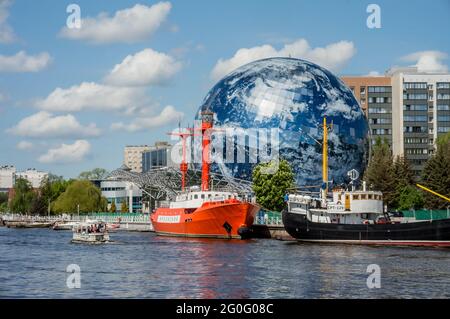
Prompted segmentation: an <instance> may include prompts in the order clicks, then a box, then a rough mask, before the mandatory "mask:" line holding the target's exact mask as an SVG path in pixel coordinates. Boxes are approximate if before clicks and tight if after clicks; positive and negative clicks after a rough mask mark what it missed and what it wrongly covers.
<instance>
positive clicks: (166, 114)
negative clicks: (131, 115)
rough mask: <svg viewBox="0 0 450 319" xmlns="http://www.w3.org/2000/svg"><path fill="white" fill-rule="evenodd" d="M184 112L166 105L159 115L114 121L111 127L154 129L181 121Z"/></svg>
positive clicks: (118, 128)
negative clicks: (128, 121) (126, 120)
mask: <svg viewBox="0 0 450 319" xmlns="http://www.w3.org/2000/svg"><path fill="white" fill-rule="evenodd" d="M183 116H184V114H183V113H182V112H179V111H177V110H176V109H175V108H174V107H173V106H171V105H168V106H166V107H165V108H164V109H163V110H162V111H161V113H160V114H159V115H156V116H153V117H139V118H136V119H135V120H134V121H132V122H131V123H129V124H124V123H122V122H119V123H113V124H112V125H111V129H113V130H125V131H128V132H136V131H141V130H146V129H153V128H155V127H160V126H164V125H167V124H170V123H175V122H177V121H179V120H180V119H181V118H182V117H183Z"/></svg>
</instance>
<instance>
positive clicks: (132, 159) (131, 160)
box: [123, 145, 150, 173]
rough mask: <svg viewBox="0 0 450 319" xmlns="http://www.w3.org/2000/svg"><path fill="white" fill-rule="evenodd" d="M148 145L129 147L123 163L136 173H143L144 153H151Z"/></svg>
mask: <svg viewBox="0 0 450 319" xmlns="http://www.w3.org/2000/svg"><path fill="white" fill-rule="evenodd" d="M149 150H150V146H148V145H127V146H125V149H124V151H123V158H124V159H123V163H124V164H125V165H126V166H127V167H128V168H130V169H131V171H133V172H136V173H142V153H144V152H146V151H149Z"/></svg>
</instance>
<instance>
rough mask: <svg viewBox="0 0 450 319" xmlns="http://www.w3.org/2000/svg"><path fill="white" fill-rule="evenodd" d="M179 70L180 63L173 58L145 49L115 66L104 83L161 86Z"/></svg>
mask: <svg viewBox="0 0 450 319" xmlns="http://www.w3.org/2000/svg"><path fill="white" fill-rule="evenodd" d="M180 69H181V63H180V62H178V61H176V60H175V59H174V58H173V57H171V56H169V55H167V54H165V53H160V52H157V51H154V50H152V49H145V50H142V51H140V52H138V53H136V54H134V55H128V56H127V57H126V58H125V59H124V60H123V61H122V62H121V63H120V64H116V66H115V67H114V68H113V69H112V70H111V72H110V73H109V74H108V75H107V76H106V78H105V82H106V83H108V84H112V85H119V86H140V85H163V84H165V83H167V82H169V80H170V79H171V78H172V77H173V76H174V75H175V74H176V73H177V72H178V71H179V70H180Z"/></svg>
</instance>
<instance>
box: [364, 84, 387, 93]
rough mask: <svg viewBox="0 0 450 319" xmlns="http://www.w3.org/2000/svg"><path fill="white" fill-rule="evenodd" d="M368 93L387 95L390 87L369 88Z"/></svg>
mask: <svg viewBox="0 0 450 319" xmlns="http://www.w3.org/2000/svg"><path fill="white" fill-rule="evenodd" d="M368 90H369V93H389V92H391V91H392V89H391V87H390V86H369V89H368Z"/></svg>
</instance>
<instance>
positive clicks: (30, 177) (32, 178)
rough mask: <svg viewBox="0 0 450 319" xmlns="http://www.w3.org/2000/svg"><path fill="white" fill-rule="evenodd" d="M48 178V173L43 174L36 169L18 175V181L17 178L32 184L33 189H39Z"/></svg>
mask: <svg viewBox="0 0 450 319" xmlns="http://www.w3.org/2000/svg"><path fill="white" fill-rule="evenodd" d="M47 176H48V173H47V172H41V171H38V170H36V169H35V168H29V169H27V170H26V171H23V172H17V173H16V179H17V178H23V179H26V180H27V181H29V182H30V184H31V186H32V187H33V188H39V187H40V186H41V183H42V181H43V180H44V178H46V177H47Z"/></svg>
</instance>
